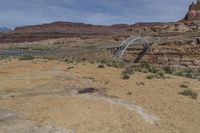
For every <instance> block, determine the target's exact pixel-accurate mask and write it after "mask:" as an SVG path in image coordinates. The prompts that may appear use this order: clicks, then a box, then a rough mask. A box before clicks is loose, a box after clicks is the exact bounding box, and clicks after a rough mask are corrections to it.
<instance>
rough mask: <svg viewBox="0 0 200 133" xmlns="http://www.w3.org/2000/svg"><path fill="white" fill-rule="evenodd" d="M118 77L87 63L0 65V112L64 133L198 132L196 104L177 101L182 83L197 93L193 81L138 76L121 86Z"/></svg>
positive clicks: (199, 113)
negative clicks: (85, 91) (86, 91)
mask: <svg viewBox="0 0 200 133" xmlns="http://www.w3.org/2000/svg"><path fill="white" fill-rule="evenodd" d="M72 67H73V68H72ZM70 68H71V69H70ZM121 71H122V70H121V69H117V68H110V67H106V68H103V69H101V68H98V67H97V64H89V63H79V64H67V63H63V62H58V61H48V60H33V61H18V60H11V61H5V60H2V61H0V98H1V99H0V108H7V109H13V110H16V111H18V112H19V113H21V114H22V115H23V116H24V117H25V118H26V119H28V120H30V121H33V122H35V123H37V124H38V125H43V126H54V127H60V128H66V129H70V130H73V131H75V132H77V133H110V132H114V133H130V132H136V133H146V132H148V133H171V132H173V133H197V132H198V131H199V129H200V128H199V123H200V106H199V104H200V101H199V98H198V99H197V100H193V99H191V98H189V97H185V96H182V95H178V93H179V92H180V91H182V90H183V89H182V88H180V85H181V84H182V83H183V82H186V81H187V82H189V86H190V88H192V89H193V90H195V91H196V92H198V93H199V92H200V89H199V88H198V87H199V86H200V82H199V81H197V80H192V79H187V78H182V77H174V76H170V78H167V79H151V80H148V79H146V74H143V73H136V74H134V75H132V76H131V78H130V79H129V80H122V79H121ZM140 82H143V83H144V85H142V84H139V83H140ZM86 87H93V88H98V89H99V94H93V95H88V94H86V95H78V94H77V93H76V90H77V89H81V88H86ZM128 92H131V93H132V94H131V95H128V94H127V93H128ZM98 95H103V96H108V97H113V98H114V99H121V100H124V101H126V102H129V103H132V104H134V105H136V106H138V107H141V108H143V109H145V110H146V111H147V113H149V114H153V115H154V116H157V118H159V119H157V120H153V122H148V121H146V120H145V119H144V118H143V117H142V115H140V114H138V113H137V111H135V110H130V108H127V107H126V106H124V105H122V104H121V105H120V104H113V103H112V101H111V102H109V101H108V100H105V99H102V97H101V98H95V97H96V96H98ZM0 123H1V122H0Z"/></svg>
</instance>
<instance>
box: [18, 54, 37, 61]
mask: <svg viewBox="0 0 200 133" xmlns="http://www.w3.org/2000/svg"><path fill="white" fill-rule="evenodd" d="M33 59H34V57H33V56H30V55H28V56H23V57H20V58H19V60H33Z"/></svg>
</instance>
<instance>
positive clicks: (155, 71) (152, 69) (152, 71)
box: [149, 66, 159, 73]
mask: <svg viewBox="0 0 200 133" xmlns="http://www.w3.org/2000/svg"><path fill="white" fill-rule="evenodd" d="M158 71H159V69H157V68H156V67H154V66H151V67H150V68H149V72H151V73H157V72H158Z"/></svg>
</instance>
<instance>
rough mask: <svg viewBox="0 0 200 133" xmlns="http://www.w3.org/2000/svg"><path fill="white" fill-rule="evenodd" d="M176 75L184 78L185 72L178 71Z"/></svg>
mask: <svg viewBox="0 0 200 133" xmlns="http://www.w3.org/2000/svg"><path fill="white" fill-rule="evenodd" d="M175 75H177V76H184V72H183V71H177V72H176V73H175Z"/></svg>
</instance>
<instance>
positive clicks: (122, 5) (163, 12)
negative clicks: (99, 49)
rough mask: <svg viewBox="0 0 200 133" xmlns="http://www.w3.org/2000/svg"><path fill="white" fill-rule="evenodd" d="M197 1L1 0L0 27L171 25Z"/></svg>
mask: <svg viewBox="0 0 200 133" xmlns="http://www.w3.org/2000/svg"><path fill="white" fill-rule="evenodd" d="M192 1H194V0H0V27H4V26H6V27H10V28H14V27H16V26H24V25H34V24H42V23H49V22H54V21H67V22H83V23H89V24H97V25H112V24H121V23H124V24H133V23H136V22H171V21H178V20H180V19H181V18H183V17H184V16H185V14H186V12H187V10H188V6H189V4H190V3H191V2H192Z"/></svg>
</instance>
